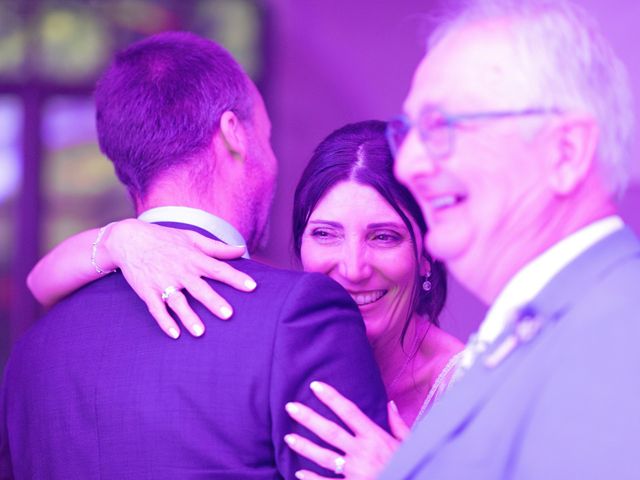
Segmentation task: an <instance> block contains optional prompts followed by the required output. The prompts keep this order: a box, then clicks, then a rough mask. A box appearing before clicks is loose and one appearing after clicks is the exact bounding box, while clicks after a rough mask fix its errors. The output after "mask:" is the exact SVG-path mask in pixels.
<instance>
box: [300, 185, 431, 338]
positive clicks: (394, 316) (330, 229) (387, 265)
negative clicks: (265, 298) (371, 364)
mask: <svg viewBox="0 0 640 480" xmlns="http://www.w3.org/2000/svg"><path fill="white" fill-rule="evenodd" d="M412 227H413V228H414V232H415V236H416V238H417V239H419V238H420V233H419V231H418V229H417V227H416V226H415V225H412ZM419 247H420V250H419V251H422V246H421V245H419ZM414 248H415V247H414V245H413V242H412V240H411V234H410V232H409V230H408V229H407V227H406V225H405V224H404V222H403V221H402V218H400V216H399V215H398V214H397V213H396V211H395V210H394V209H393V208H392V207H391V206H390V205H389V204H388V203H387V201H386V200H385V199H384V198H383V197H382V196H381V195H380V194H379V193H378V192H377V191H376V190H375V189H373V188H372V187H369V186H366V185H361V184H358V183H355V182H352V181H345V182H342V183H339V184H337V185H336V186H334V187H333V188H332V189H331V190H329V191H328V192H327V193H326V194H325V196H324V197H323V198H322V199H321V200H320V202H318V205H317V206H316V208H315V210H314V211H313V212H312V213H311V216H310V218H309V222H308V223H307V226H306V228H305V231H304V233H303V237H302V248H301V258H302V265H303V267H304V269H305V270H306V271H309V272H321V273H325V274H327V275H329V276H330V277H331V278H333V279H334V280H335V281H337V282H338V283H339V284H340V285H342V286H343V287H344V288H345V289H346V290H347V291H348V292H349V294H350V295H351V297H352V298H353V299H354V300H355V302H356V303H357V304H358V307H359V308H360V312H361V313H362V317H363V319H364V322H365V325H366V329H367V336H368V337H369V341H370V342H371V343H375V342H376V341H378V340H379V339H381V338H383V337H385V338H387V337H386V336H387V335H393V336H399V335H400V332H401V331H402V326H403V324H404V321H405V320H406V318H407V308H408V305H409V302H410V298H411V292H412V289H413V286H414V283H415V281H416V270H417V269H418V265H417V262H416V259H415V254H414ZM424 263H425V265H424V268H423V269H421V270H425V269H426V270H428V268H429V266H428V264H427V263H426V260H425V262H424ZM420 273H424V271H422V272H420ZM389 338H390V337H389Z"/></svg>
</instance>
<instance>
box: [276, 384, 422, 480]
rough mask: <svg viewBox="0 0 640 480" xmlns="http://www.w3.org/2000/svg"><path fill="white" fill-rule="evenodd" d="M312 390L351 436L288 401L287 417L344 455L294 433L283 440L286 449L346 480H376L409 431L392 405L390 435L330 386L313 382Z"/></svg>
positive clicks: (303, 475) (310, 475) (301, 474)
mask: <svg viewBox="0 0 640 480" xmlns="http://www.w3.org/2000/svg"><path fill="white" fill-rule="evenodd" d="M311 389H312V390H313V392H314V393H315V395H316V396H317V397H318V398H319V399H320V401H322V403H324V404H325V405H327V407H329V408H330V409H331V410H332V411H333V412H334V413H335V414H336V415H337V416H338V417H339V418H340V419H341V420H342V421H343V422H344V423H345V425H347V427H349V429H350V430H351V432H353V433H350V432H348V431H345V430H344V429H343V428H341V427H340V426H339V425H337V424H335V423H334V422H331V421H329V420H327V419H326V418H324V417H323V416H321V415H319V414H318V413H316V412H315V411H314V410H312V409H310V408H309V407H307V406H305V405H303V404H301V403H296V402H291V403H288V404H287V406H286V409H287V412H288V413H289V415H290V416H291V417H292V418H293V419H294V420H296V421H297V422H299V423H300V424H301V425H303V426H305V427H306V428H308V429H309V430H311V431H312V432H313V433H315V434H316V435H318V437H320V438H321V439H323V440H324V441H325V442H327V443H328V444H330V445H332V446H333V447H335V448H336V449H337V450H339V451H341V452H343V454H342V455H340V454H339V453H336V452H335V451H333V450H329V449H326V448H323V447H320V446H319V445H316V444H315V443H313V442H312V441H310V440H308V439H306V438H304V437H302V436H300V435H297V434H293V433H292V434H289V435H287V436H286V437H285V441H286V442H287V444H288V445H289V447H291V448H292V449H293V450H294V451H296V452H297V453H299V454H300V455H302V456H304V457H306V458H308V459H310V460H312V461H313V462H315V463H317V464H318V465H320V466H322V467H324V468H326V469H328V470H332V471H334V472H335V473H339V474H342V475H344V477H345V478H347V479H350V480H369V479H374V478H376V477H377V476H378V475H379V474H380V473H381V472H382V469H383V468H384V466H385V465H386V464H387V462H388V461H389V459H390V458H391V456H392V455H393V453H394V452H395V451H396V449H397V448H398V446H399V445H400V443H401V442H402V440H404V438H405V437H406V436H407V434H408V433H409V431H410V430H409V427H407V425H406V424H405V423H404V421H403V420H402V418H401V417H400V414H399V413H398V409H397V408H396V406H395V404H394V403H393V402H389V406H388V410H389V423H390V425H391V431H392V433H393V435H389V433H387V432H386V431H385V430H384V429H382V428H381V427H380V426H378V425H377V424H376V423H374V422H373V421H372V420H370V419H369V418H368V417H367V416H366V415H365V414H364V413H362V411H361V410H360V409H359V408H358V407H357V406H356V405H355V404H354V403H353V402H351V401H350V400H348V399H347V398H345V397H343V396H342V395H341V394H340V393H339V392H338V391H337V390H336V389H335V388H333V387H331V386H330V385H328V384H326V383H322V382H313V383H312V384H311ZM296 477H297V478H299V479H304V480H308V479H311V480H316V479H324V478H329V477H323V476H321V475H318V474H317V473H314V472H311V471H309V470H300V471H298V472H297V473H296Z"/></svg>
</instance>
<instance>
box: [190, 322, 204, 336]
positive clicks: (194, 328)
mask: <svg viewBox="0 0 640 480" xmlns="http://www.w3.org/2000/svg"><path fill="white" fill-rule="evenodd" d="M191 331H192V332H193V334H194V335H195V336H196V337H199V336H200V335H202V334H203V333H204V327H203V326H202V325H200V324H199V323H196V324H195V325H193V326H192V327H191Z"/></svg>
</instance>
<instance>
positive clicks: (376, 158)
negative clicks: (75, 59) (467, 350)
mask: <svg viewBox="0 0 640 480" xmlns="http://www.w3.org/2000/svg"><path fill="white" fill-rule="evenodd" d="M385 129H386V123H385V122H381V121H377V120H369V121H364V122H359V123H352V124H349V125H346V126H344V127H342V128H340V129H338V130H336V131H335V132H333V133H331V135H329V136H328V137H327V138H325V139H324V140H323V141H322V143H320V145H318V147H317V148H316V150H315V151H314V153H313V156H312V157H311V160H310V161H309V164H308V165H307V167H306V168H305V170H304V172H303V173H302V178H300V182H299V183H298V186H297V188H296V193H295V197H294V202H293V242H294V251H295V254H296V256H297V257H298V258H300V250H301V247H302V236H303V233H304V230H305V228H306V226H307V222H308V221H309V217H310V216H311V213H312V212H313V210H314V209H315V208H316V205H317V204H318V202H319V201H320V200H321V199H322V198H323V197H324V195H325V194H326V193H327V192H328V191H329V190H330V189H331V188H332V187H333V186H335V185H336V184H338V183H340V182H343V181H348V180H351V181H354V182H356V183H359V184H362V185H367V186H370V187H372V188H374V189H375V190H376V191H377V192H378V193H379V194H380V195H382V197H383V198H384V199H385V200H386V201H387V202H388V203H389V205H390V206H391V207H392V208H393V209H394V210H395V211H396V212H397V213H398V215H400V218H402V221H403V222H404V223H405V225H406V226H407V229H408V230H409V232H410V234H411V238H412V240H413V243H414V245H417V244H418V243H417V242H416V238H415V235H414V232H413V228H412V227H411V222H410V221H409V218H408V217H407V214H408V215H409V216H410V217H411V218H412V219H413V221H414V222H415V223H416V225H417V226H418V228H419V229H420V233H421V234H422V235H423V236H424V235H425V233H426V232H427V225H426V222H425V220H424V217H423V216H422V212H421V211H420V207H419V206H418V204H417V203H416V201H415V200H414V198H413V196H412V195H411V193H410V192H409V190H407V189H406V188H405V187H404V186H403V185H401V184H400V183H399V182H398V181H397V180H396V179H395V177H394V175H393V157H392V155H391V150H390V149H389V145H388V144H387V140H386V137H385ZM405 212H406V213H405ZM421 253H423V252H418V251H417V250H416V252H415V255H416V262H417V261H418V260H419V255H420V254H421ZM424 254H425V255H426V256H427V258H428V259H429V261H430V263H431V277H430V281H431V283H432V289H431V291H429V292H425V291H424V290H423V289H422V282H421V279H420V278H419V274H418V273H416V280H415V282H414V289H413V293H412V307H413V308H412V309H411V310H410V312H409V313H410V314H411V313H413V312H417V313H419V314H421V315H428V317H429V320H430V321H431V322H432V323H434V324H436V325H437V324H438V316H439V315H440V312H441V311H442V307H443V306H444V302H445V300H446V298H447V276H446V270H445V267H444V265H443V264H442V262H439V261H434V260H433V259H432V258H431V257H430V256H429V255H428V253H427V252H424ZM409 318H410V317H409ZM408 321H409V319H407V324H406V325H405V327H404V331H403V336H404V332H406V329H407V327H408Z"/></svg>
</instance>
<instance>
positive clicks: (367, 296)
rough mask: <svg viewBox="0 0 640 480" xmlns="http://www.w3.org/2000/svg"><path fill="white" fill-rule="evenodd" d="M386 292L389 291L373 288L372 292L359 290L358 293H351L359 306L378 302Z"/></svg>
mask: <svg viewBox="0 0 640 480" xmlns="http://www.w3.org/2000/svg"><path fill="white" fill-rule="evenodd" d="M386 293H387V290H372V291H370V292H358V293H356V292H349V294H350V295H351V298H353V300H354V302H356V303H357V304H358V306H359V307H362V306H364V305H369V304H371V303H374V302H377V301H378V300H380V299H381V298H382V297H384V296H385V295H386Z"/></svg>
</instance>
